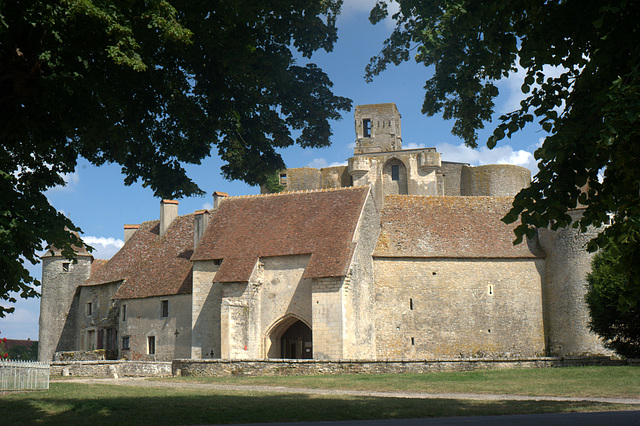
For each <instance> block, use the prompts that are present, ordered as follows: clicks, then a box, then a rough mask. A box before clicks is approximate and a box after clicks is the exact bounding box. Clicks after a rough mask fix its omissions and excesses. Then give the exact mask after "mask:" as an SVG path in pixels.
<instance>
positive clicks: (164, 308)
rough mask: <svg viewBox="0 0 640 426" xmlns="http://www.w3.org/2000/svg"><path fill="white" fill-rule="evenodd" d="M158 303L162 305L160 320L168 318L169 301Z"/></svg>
mask: <svg viewBox="0 0 640 426" xmlns="http://www.w3.org/2000/svg"><path fill="white" fill-rule="evenodd" d="M160 303H161V305H162V318H167V317H168V316H169V301H168V300H163V301H162V302H160Z"/></svg>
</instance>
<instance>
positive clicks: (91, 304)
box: [87, 302, 93, 315]
mask: <svg viewBox="0 0 640 426" xmlns="http://www.w3.org/2000/svg"><path fill="white" fill-rule="evenodd" d="M91 314H93V303H91V302H87V315H91Z"/></svg>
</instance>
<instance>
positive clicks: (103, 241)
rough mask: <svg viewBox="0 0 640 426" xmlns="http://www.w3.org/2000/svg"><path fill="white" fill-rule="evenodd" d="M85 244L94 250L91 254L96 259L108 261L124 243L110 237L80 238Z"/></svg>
mask: <svg viewBox="0 0 640 426" xmlns="http://www.w3.org/2000/svg"><path fill="white" fill-rule="evenodd" d="M82 239H83V240H84V242H85V243H87V244H88V245H90V246H91V247H93V248H94V249H95V250H94V251H93V252H92V253H91V254H92V255H93V257H94V258H96V259H110V258H111V256H113V255H114V254H116V253H117V252H118V250H120V249H121V248H122V246H123V245H124V241H122V240H120V239H116V238H112V237H93V236H86V237H82Z"/></svg>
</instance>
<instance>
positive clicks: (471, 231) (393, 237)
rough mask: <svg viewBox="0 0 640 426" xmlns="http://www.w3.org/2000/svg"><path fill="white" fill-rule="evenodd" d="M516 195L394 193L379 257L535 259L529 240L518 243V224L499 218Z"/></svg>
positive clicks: (384, 215) (387, 204)
mask: <svg viewBox="0 0 640 426" xmlns="http://www.w3.org/2000/svg"><path fill="white" fill-rule="evenodd" d="M512 201H513V199H512V198H511V197H427V196H412V195H389V196H387V197H386V198H385V203H384V207H383V209H382V212H381V222H382V232H381V233H380V236H379V238H378V243H377V246H376V249H375V251H374V256H379V257H457V258H534V257H543V254H542V253H541V252H540V251H531V250H530V248H529V247H528V245H527V244H526V243H523V244H518V245H517V246H514V245H513V244H512V242H513V240H514V239H515V236H514V234H513V229H514V228H515V224H511V225H507V224H505V223H504V222H502V221H501V220H500V219H502V218H503V217H504V215H505V214H506V213H507V212H508V211H509V210H510V208H511V203H512Z"/></svg>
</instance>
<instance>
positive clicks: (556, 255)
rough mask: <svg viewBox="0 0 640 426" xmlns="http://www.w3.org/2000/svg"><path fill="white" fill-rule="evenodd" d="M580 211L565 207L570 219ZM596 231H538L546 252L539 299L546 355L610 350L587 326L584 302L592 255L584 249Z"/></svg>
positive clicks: (580, 354)
mask: <svg viewBox="0 0 640 426" xmlns="http://www.w3.org/2000/svg"><path fill="white" fill-rule="evenodd" d="M582 211H583V209H575V210H571V211H569V214H570V215H571V217H572V218H573V222H575V221H577V220H579V219H580V217H581V216H582ZM597 233H598V230H597V229H595V228H590V229H589V230H588V231H587V232H584V233H583V232H580V230H579V229H576V228H573V227H571V226H567V227H565V228H561V229H558V230H557V231H551V230H548V229H540V230H539V232H538V235H539V241H540V244H541V245H542V247H543V249H544V251H545V252H546V253H547V259H546V271H545V279H544V284H543V289H542V303H543V313H544V324H545V338H546V343H547V351H548V353H549V355H552V356H593V355H610V354H611V352H610V351H608V350H607V349H605V348H604V346H603V345H602V342H601V341H600V339H599V338H598V336H597V335H596V334H594V333H592V332H591V331H590V330H589V326H588V323H589V310H588V308H587V304H586V302H585V294H586V292H587V274H588V273H589V272H590V271H591V261H592V259H593V255H594V254H593V253H589V252H587V249H586V246H587V243H588V242H589V241H590V240H591V239H593V238H594V237H595V236H596V234H597Z"/></svg>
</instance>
